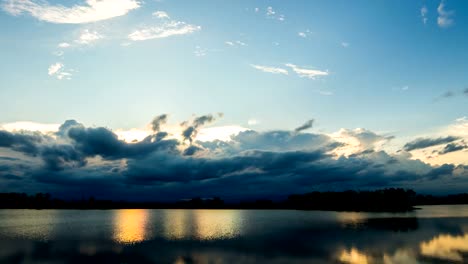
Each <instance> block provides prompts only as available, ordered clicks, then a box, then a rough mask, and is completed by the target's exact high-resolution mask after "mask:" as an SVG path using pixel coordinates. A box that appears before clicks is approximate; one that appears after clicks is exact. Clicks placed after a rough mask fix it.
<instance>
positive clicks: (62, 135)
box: [0, 115, 468, 200]
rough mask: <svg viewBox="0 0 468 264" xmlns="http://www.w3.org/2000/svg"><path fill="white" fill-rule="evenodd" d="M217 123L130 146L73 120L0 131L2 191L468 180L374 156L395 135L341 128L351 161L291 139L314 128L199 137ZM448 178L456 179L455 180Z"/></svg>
mask: <svg viewBox="0 0 468 264" xmlns="http://www.w3.org/2000/svg"><path fill="white" fill-rule="evenodd" d="M218 116H219V115H218ZM216 118H217V117H216V116H214V115H204V116H200V117H195V118H193V120H192V121H191V122H185V123H184V124H182V126H181V131H182V135H180V137H179V138H178V137H174V136H169V135H170V133H168V132H166V131H161V129H162V128H161V126H160V125H161V124H163V123H164V122H166V120H167V116H165V115H161V116H158V117H156V118H155V119H153V121H152V122H151V123H150V124H151V127H152V130H153V134H150V135H149V136H148V137H146V138H144V139H143V140H141V141H139V142H133V143H127V142H125V141H123V140H120V139H119V138H118V136H117V135H116V134H115V133H114V132H113V131H111V130H110V129H108V128H105V127H86V126H85V125H83V124H81V123H79V122H77V121H75V120H68V121H65V122H64V123H63V124H62V125H61V126H60V128H59V130H58V131H57V132H56V133H54V134H48V135H45V134H41V133H38V132H34V133H33V132H24V131H23V132H7V131H0V186H1V187H2V188H4V189H8V190H9V191H25V188H27V189H26V190H37V191H50V192H52V193H59V194H62V195H69V196H72V197H73V195H75V196H76V195H81V194H82V193H83V192H85V193H87V194H92V195H96V196H100V197H108V198H109V197H110V198H112V197H114V198H115V197H119V198H125V199H156V200H164V199H181V198H191V197H195V196H214V195H217V196H222V197H223V198H226V199H247V198H265V197H266V198H271V197H278V196H281V195H288V194H291V193H298V192H308V191H311V190H343V189H362V188H381V187H410V188H415V186H421V188H422V189H430V188H436V186H438V184H440V183H441V182H452V183H453V182H460V183H463V184H467V183H468V181H466V180H465V178H466V177H468V168H467V167H466V166H462V165H459V166H456V165H453V164H445V165H443V166H438V167H434V166H431V165H429V164H426V163H424V162H422V161H419V160H412V159H410V155H405V154H389V153H387V152H385V151H382V150H377V149H375V148H373V146H374V144H375V142H379V141H386V140H389V139H391V138H392V137H389V136H383V135H379V134H377V133H374V132H372V131H369V130H365V129H358V130H342V131H341V134H340V135H341V136H350V137H353V138H356V139H359V142H360V144H361V145H363V148H360V150H359V151H357V152H354V153H352V154H351V155H348V156H345V155H337V154H336V153H335V151H336V150H337V149H338V148H344V147H346V146H347V144H346V143H343V142H338V141H336V140H335V139H334V138H333V137H330V136H329V135H326V134H320V133H305V132H303V133H297V132H298V131H303V129H305V128H306V127H308V126H311V125H312V122H310V124H308V123H309V122H308V123H306V124H305V125H304V126H301V129H299V130H298V129H295V130H292V131H287V130H274V131H265V132H259V131H254V130H246V131H243V132H239V133H238V134H236V135H233V136H232V137H231V139H230V140H229V141H220V140H213V141H206V142H200V141H196V140H195V139H196V133H197V132H198V130H199V129H201V128H202V127H203V126H205V125H208V124H210V123H212V122H214V121H215V120H216ZM456 139H457V138H455V137H446V138H440V139H418V140H415V141H412V142H409V143H408V144H406V145H405V149H410V150H411V149H417V148H423V147H427V146H433V145H440V144H447V143H448V145H446V147H445V148H444V150H443V152H444V153H448V152H451V151H456V150H458V149H459V148H460V145H453V146H452V145H451V142H453V141H455V140H456ZM186 140H189V141H190V144H188V145H187V144H185V143H184V141H186ZM465 147H466V146H465ZM14 153H17V154H15V155H18V157H15V156H14V155H13V154H14ZM455 174H456V175H462V176H463V177H456V178H454V177H453V175H455ZM465 176H466V177H465ZM467 179H468V178H467ZM465 181H466V182H465ZM18 182H21V183H22V184H17V183H18ZM416 183H417V184H418V185H415V184H416ZM431 186H432V187H431ZM460 186H462V185H460ZM463 186H466V185H463Z"/></svg>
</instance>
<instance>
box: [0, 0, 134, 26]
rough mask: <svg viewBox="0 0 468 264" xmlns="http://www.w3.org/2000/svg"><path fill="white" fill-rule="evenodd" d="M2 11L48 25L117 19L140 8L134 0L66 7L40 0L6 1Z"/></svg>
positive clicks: (105, 0) (92, 1) (93, 0)
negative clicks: (47, 23)
mask: <svg viewBox="0 0 468 264" xmlns="http://www.w3.org/2000/svg"><path fill="white" fill-rule="evenodd" d="M2 7H3V9H4V10H5V11H7V12H8V13H10V14H12V15H15V16H17V15H20V14H22V13H29V14H30V15H31V16H33V17H35V18H37V19H39V20H41V21H46V22H50V23H58V24H82V23H90V22H96V21H101V20H106V19H110V18H113V17H119V16H123V15H125V14H127V13H128V12H129V11H131V10H133V9H137V8H139V7H140V2H138V1H136V0H86V1H85V3H83V4H82V5H74V6H72V7H66V6H63V5H51V4H50V3H48V2H46V1H40V0H6V1H5V2H4V4H3V5H2Z"/></svg>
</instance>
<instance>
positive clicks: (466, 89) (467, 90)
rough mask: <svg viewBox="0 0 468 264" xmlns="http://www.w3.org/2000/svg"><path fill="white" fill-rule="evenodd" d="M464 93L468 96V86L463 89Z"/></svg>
mask: <svg viewBox="0 0 468 264" xmlns="http://www.w3.org/2000/svg"><path fill="white" fill-rule="evenodd" d="M463 94H464V95H466V96H468V87H467V88H465V90H463Z"/></svg>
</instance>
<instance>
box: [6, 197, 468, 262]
mask: <svg viewBox="0 0 468 264" xmlns="http://www.w3.org/2000/svg"><path fill="white" fill-rule="evenodd" d="M454 262H455V263H456V262H459V263H463V262H465V263H468V206H427V207H422V210H418V211H416V212H411V213H405V214H388V213H373V214H370V213H338V212H321V211H314V212H306V211H268V210H104V211H98V210H96V211H78V210H40V211H36V210H0V263H177V264H182V263H386V264H388V263H405V264H406V263H409V264H411V263H454Z"/></svg>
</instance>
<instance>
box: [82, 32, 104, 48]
mask: <svg viewBox="0 0 468 264" xmlns="http://www.w3.org/2000/svg"><path fill="white" fill-rule="evenodd" d="M102 38H104V36H102V35H101V34H99V33H98V32H97V31H90V30H89V29H85V30H83V31H82V32H81V34H80V36H79V37H78V39H76V40H75V42H76V43H78V44H81V45H90V44H92V43H94V42H96V41H98V40H100V39H102Z"/></svg>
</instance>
